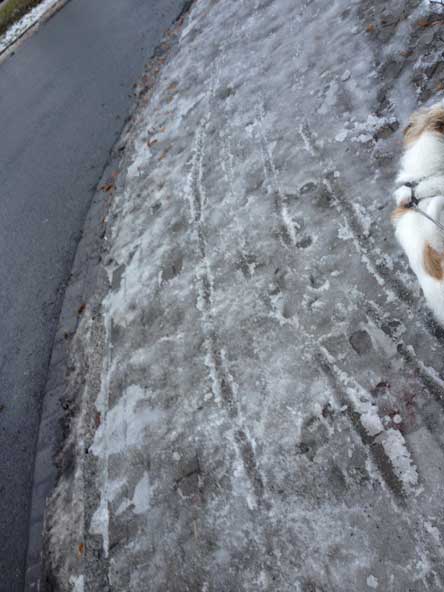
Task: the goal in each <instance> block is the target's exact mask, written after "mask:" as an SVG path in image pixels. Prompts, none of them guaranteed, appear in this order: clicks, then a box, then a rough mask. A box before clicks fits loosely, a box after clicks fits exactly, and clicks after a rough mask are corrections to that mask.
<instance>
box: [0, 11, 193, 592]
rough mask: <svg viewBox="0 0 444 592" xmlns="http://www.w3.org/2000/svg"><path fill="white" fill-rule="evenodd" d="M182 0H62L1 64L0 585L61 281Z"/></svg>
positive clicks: (13, 540) (26, 488) (20, 504)
mask: <svg viewBox="0 0 444 592" xmlns="http://www.w3.org/2000/svg"><path fill="white" fill-rule="evenodd" d="M183 4H184V2H183V0H126V1H125V2H122V0H106V2H105V1H104V0H70V1H69V2H68V4H67V5H66V6H65V7H64V8H63V9H62V10H61V11H60V12H59V13H57V14H56V15H55V16H54V17H52V18H51V19H50V20H49V21H48V22H47V23H45V24H44V25H42V26H41V27H40V29H39V30H38V31H37V32H36V33H35V34H34V35H33V36H32V37H30V38H29V39H27V40H26V41H25V42H24V43H23V44H22V45H21V46H20V47H18V48H17V50H16V52H15V54H14V55H13V56H11V57H9V58H8V59H7V60H6V61H4V62H3V63H1V64H0V254H1V255H0V410H1V411H0V532H1V533H2V536H1V542H0V592H15V591H19V590H22V589H23V576H24V567H25V565H24V564H25V554H26V545H27V533H28V515H29V504H30V494H31V488H32V470H33V459H34V447H35V442H36V437H37V430H38V424H39V409H40V405H41V398H42V393H43V390H44V386H45V380H46V374H47V367H48V362H49V356H50V352H51V344H52V341H53V337H54V333H55V330H56V325H57V320H58V314H59V310H60V305H61V294H62V293H63V286H64V285H65V283H66V281H67V278H68V277H69V273H70V268H71V264H72V261H73V257H74V254H75V249H76V245H77V243H78V241H79V238H80V233H81V229H82V225H83V222H84V219H85V216H86V213H87V211H88V206H89V203H90V199H91V197H92V194H93V191H94V188H95V186H96V184H97V182H98V180H99V178H100V173H101V171H102V170H103V167H104V166H105V164H106V162H107V159H108V155H109V151H110V149H111V147H112V146H113V144H114V142H115V141H116V139H117V138H118V136H119V133H120V130H121V128H122V125H123V123H124V120H125V117H126V115H127V113H128V110H129V108H130V104H131V101H132V98H131V94H132V85H133V83H134V82H135V81H136V80H137V78H138V76H139V75H140V74H141V72H142V70H143V65H144V63H145V62H146V59H147V57H148V56H149V55H151V53H152V51H153V49H154V47H155V46H156V45H157V44H158V43H159V41H160V39H161V35H162V31H163V30H164V29H165V28H167V27H168V26H169V24H170V23H171V22H172V21H173V20H174V19H175V17H176V16H177V15H178V14H179V12H180V10H181V8H182V6H183Z"/></svg>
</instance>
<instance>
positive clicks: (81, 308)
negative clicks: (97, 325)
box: [77, 302, 86, 315]
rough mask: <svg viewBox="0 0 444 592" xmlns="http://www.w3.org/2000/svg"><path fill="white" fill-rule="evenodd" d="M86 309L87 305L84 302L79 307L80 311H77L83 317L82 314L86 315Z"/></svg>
mask: <svg viewBox="0 0 444 592" xmlns="http://www.w3.org/2000/svg"><path fill="white" fill-rule="evenodd" d="M85 308H86V304H85V303H84V302H83V303H82V304H81V305H80V306H79V308H78V310H77V314H78V315H81V314H82V313H84V312H85Z"/></svg>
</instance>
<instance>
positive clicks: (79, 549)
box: [78, 543, 85, 557]
mask: <svg viewBox="0 0 444 592" xmlns="http://www.w3.org/2000/svg"><path fill="white" fill-rule="evenodd" d="M78 552H79V557H81V556H82V555H83V553H84V552H85V545H84V544H83V543H80V545H79V547H78Z"/></svg>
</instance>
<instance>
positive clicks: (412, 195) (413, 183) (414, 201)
mask: <svg viewBox="0 0 444 592" xmlns="http://www.w3.org/2000/svg"><path fill="white" fill-rule="evenodd" d="M421 181H422V179H420V180H419V181H407V182H406V183H403V184H402V185H401V187H408V188H409V189H410V201H409V203H408V204H407V207H408V208H413V207H414V206H417V205H418V204H419V199H418V198H417V197H416V193H415V189H416V187H417V186H418V185H419V184H420V183H421Z"/></svg>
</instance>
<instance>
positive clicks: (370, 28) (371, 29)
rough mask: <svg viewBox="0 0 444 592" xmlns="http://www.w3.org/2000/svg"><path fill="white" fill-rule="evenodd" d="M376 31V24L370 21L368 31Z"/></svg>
mask: <svg viewBox="0 0 444 592" xmlns="http://www.w3.org/2000/svg"><path fill="white" fill-rule="evenodd" d="M374 31H375V25H373V24H372V23H369V24H368V25H367V33H373V32H374Z"/></svg>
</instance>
